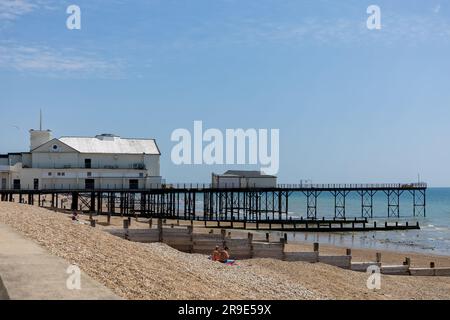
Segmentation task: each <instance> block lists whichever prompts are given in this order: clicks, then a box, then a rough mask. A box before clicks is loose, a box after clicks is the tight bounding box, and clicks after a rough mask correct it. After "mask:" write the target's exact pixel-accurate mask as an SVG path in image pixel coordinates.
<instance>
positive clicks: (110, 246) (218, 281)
mask: <svg viewBox="0 0 450 320" xmlns="http://www.w3.org/2000/svg"><path fill="white" fill-rule="evenodd" d="M100 219H104V218H103V217H102V218H100ZM101 222H102V221H100V224H99V227H98V228H91V227H89V226H88V225H84V224H79V223H73V222H72V221H71V220H70V218H69V216H67V215H64V214H61V213H55V212H52V211H48V210H45V209H42V208H38V207H31V206H27V205H20V204H15V203H5V202H1V203H0V223H4V224H7V225H9V226H11V227H13V228H14V229H15V230H17V231H19V232H21V233H22V234H24V235H25V236H26V237H28V238H30V239H32V240H34V241H35V242H37V243H38V244H40V245H41V246H43V247H44V248H46V249H47V250H48V251H49V252H50V253H52V254H54V255H56V256H59V257H62V258H64V259H66V260H67V261H68V262H70V263H74V264H77V265H79V266H80V268H81V269H82V270H83V271H85V272H86V273H87V274H89V275H90V276H91V277H93V278H94V279H96V280H98V281H99V282H101V283H103V284H104V285H106V286H107V287H109V288H111V289H112V290H113V291H114V292H115V293H116V294H118V295H119V296H121V297H124V298H127V299H449V298H450V278H445V277H420V278H419V277H408V276H383V277H382V289H381V290H379V291H371V290H369V289H367V287H366V280H367V275H366V274H364V273H357V272H353V271H348V270H343V269H339V268H335V267H331V266H327V265H323V264H308V263H302V262H283V261H277V260H271V259H254V260H247V261H239V262H238V264H237V266H234V267H228V266H223V265H221V264H219V263H214V262H211V261H209V260H208V259H207V257H206V256H203V255H197V254H195V255H191V254H186V253H181V252H178V251H176V250H174V249H172V248H170V247H168V246H166V245H164V244H141V243H133V242H129V241H126V240H122V239H119V238H117V237H114V236H111V235H109V234H107V233H105V232H104V231H103V230H102V229H103V227H102V226H101ZM114 222H115V224H116V223H117V224H120V223H121V221H120V220H118V219H117V220H115V221H114ZM147 225H148V224H147ZM133 226H136V227H138V226H139V225H138V224H137V223H133V224H132V227H133ZM295 246H296V247H295V248H294V247H292V248H291V249H292V250H294V249H296V250H297V249H300V247H299V246H305V248H304V249H305V250H306V249H307V250H308V251H310V250H311V245H310V244H307V245H303V244H297V245H295ZM321 248H322V251H324V252H330V253H333V252H339V253H340V254H342V253H343V250H345V249H344V248H336V247H332V246H322V247H321ZM333 250H336V251H333ZM353 253H354V256H355V260H360V259H361V260H373V259H372V257H373V256H374V254H375V252H374V251H373V250H361V249H355V250H353ZM406 256H409V257H411V258H412V261H413V263H417V264H422V263H423V264H424V265H427V264H429V262H430V261H435V262H436V263H437V264H438V265H441V264H442V265H447V266H450V258H448V257H436V256H431V255H430V256H428V255H421V254H407V255H406ZM404 258H405V254H398V253H393V252H383V261H384V262H389V263H390V262H392V263H399V262H401V261H403V260H404Z"/></svg>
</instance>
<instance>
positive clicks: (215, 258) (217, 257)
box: [211, 246, 220, 261]
mask: <svg viewBox="0 0 450 320" xmlns="http://www.w3.org/2000/svg"><path fill="white" fill-rule="evenodd" d="M211 260H212V261H219V260H220V251H219V246H216V248H215V249H214V251H213V253H212V255H211Z"/></svg>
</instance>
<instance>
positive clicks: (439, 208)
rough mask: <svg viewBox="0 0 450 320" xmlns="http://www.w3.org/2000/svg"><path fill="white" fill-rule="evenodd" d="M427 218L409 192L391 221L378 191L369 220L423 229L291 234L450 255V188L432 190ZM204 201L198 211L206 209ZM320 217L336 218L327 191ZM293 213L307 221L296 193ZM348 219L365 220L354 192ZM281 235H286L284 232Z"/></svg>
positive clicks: (291, 237) (344, 243) (309, 239)
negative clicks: (416, 210)
mask: <svg viewBox="0 0 450 320" xmlns="http://www.w3.org/2000/svg"><path fill="white" fill-rule="evenodd" d="M426 201H427V205H426V217H423V216H420V217H413V198H412V195H411V194H410V193H409V192H408V191H405V192H404V193H403V195H402V196H401V200H400V218H390V219H388V218H387V215H388V214H387V212H388V209H387V196H386V194H384V193H383V192H378V193H377V194H376V195H375V196H374V198H373V210H374V219H371V220H369V222H371V223H373V221H379V223H380V224H381V223H384V222H385V221H389V222H395V221H399V222H400V223H404V222H405V221H408V222H410V223H416V222H417V221H418V222H419V224H420V226H421V230H409V231H377V232H354V233H350V232H345V233H342V232H336V233H304V232H302V233H290V234H288V238H289V240H290V241H301V242H304V241H307V242H311V243H312V242H320V243H322V244H333V245H337V246H345V247H354V248H373V249H385V250H392V251H401V252H421V253H428V254H438V255H450V188H429V189H428V190H427V197H426ZM202 205H203V204H202V203H201V201H199V203H198V208H201V207H202ZM317 211H318V213H317V214H318V217H329V218H332V217H334V197H333V196H332V195H331V194H330V193H327V192H324V193H322V194H321V195H320V197H319V199H318V207H317ZM289 214H290V215H291V216H295V217H303V218H306V197H305V196H303V195H301V194H299V193H295V194H293V195H291V197H290V198H289ZM346 216H347V217H361V197H360V196H359V195H358V194H357V193H356V192H352V193H350V194H349V195H348V196H347V199H346ZM279 236H282V234H281V233H280V234H279Z"/></svg>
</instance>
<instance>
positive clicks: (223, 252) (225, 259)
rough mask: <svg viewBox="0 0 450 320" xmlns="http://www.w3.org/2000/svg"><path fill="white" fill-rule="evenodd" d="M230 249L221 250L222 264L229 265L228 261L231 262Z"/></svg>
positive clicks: (220, 258) (220, 259)
mask: <svg viewBox="0 0 450 320" xmlns="http://www.w3.org/2000/svg"><path fill="white" fill-rule="evenodd" d="M228 250H229V249H228V247H225V248H223V249H220V251H219V254H220V257H219V261H220V262H222V263H227V262H228V260H230V254H229V253H228Z"/></svg>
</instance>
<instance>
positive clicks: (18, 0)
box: [0, 0, 37, 20]
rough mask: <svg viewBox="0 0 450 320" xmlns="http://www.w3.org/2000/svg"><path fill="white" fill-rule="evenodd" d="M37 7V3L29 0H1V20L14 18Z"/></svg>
mask: <svg viewBox="0 0 450 320" xmlns="http://www.w3.org/2000/svg"><path fill="white" fill-rule="evenodd" d="M36 8H37V4H36V3H32V2H30V1H28V0H0V20H14V19H16V18H17V17H18V16H21V15H24V14H27V13H29V12H31V11H33V10H34V9H36Z"/></svg>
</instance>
